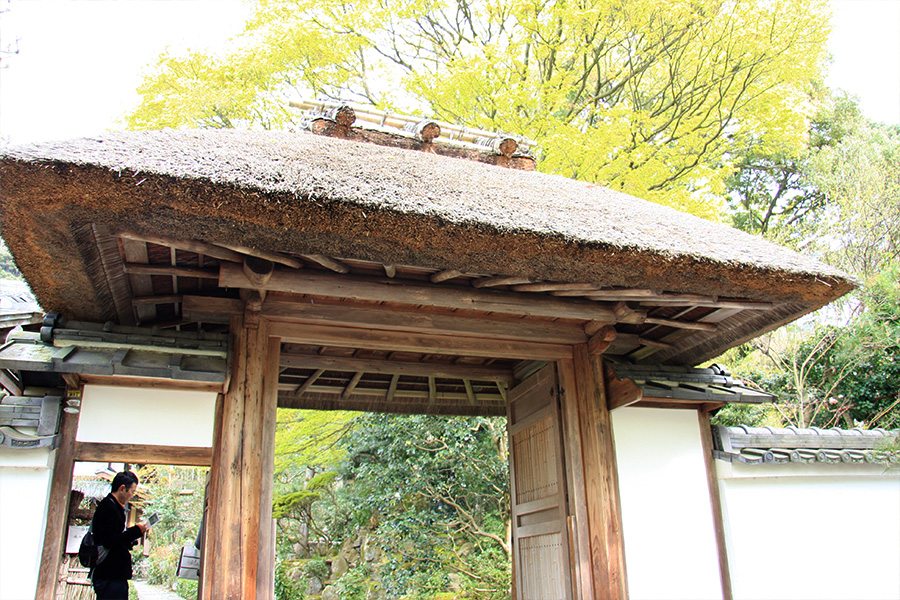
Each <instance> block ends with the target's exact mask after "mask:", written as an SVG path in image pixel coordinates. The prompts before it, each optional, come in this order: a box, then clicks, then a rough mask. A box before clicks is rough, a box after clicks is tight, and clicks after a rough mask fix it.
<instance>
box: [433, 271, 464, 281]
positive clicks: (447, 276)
mask: <svg viewBox="0 0 900 600" xmlns="http://www.w3.org/2000/svg"><path fill="white" fill-rule="evenodd" d="M460 275H462V271H457V270H456V269H447V270H446V271H439V272H437V273H435V274H434V275H432V276H431V277H430V278H429V279H431V283H441V282H442V281H450V280H451V279H456V278H457V277H459V276H460Z"/></svg>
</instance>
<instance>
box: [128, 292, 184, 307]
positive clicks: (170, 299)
mask: <svg viewBox="0 0 900 600" xmlns="http://www.w3.org/2000/svg"><path fill="white" fill-rule="evenodd" d="M183 298H184V297H183V296H182V295H181V294H171V295H168V296H136V297H134V298H132V299H131V303H132V304H133V305H134V306H141V305H147V304H152V305H157V304H178V303H180V302H181V301H182V299H183Z"/></svg>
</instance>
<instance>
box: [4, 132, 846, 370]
mask: <svg viewBox="0 0 900 600" xmlns="http://www.w3.org/2000/svg"><path fill="white" fill-rule="evenodd" d="M0 185H2V226H3V236H4V238H5V239H6V240H7V242H8V245H9V247H10V250H11V251H12V252H13V255H14V256H15V258H16V261H17V264H18V266H19V267H20V269H21V270H22V272H23V273H24V274H25V276H26V277H27V278H28V280H29V283H30V284H31V286H32V288H33V289H34V291H35V293H36V295H37V297H38V299H39V300H40V302H41V304H42V305H43V306H44V307H46V308H47V309H51V310H60V311H62V312H64V313H65V314H67V315H69V316H71V317H73V318H79V319H85V320H103V319H106V318H109V310H108V309H107V310H106V312H105V314H104V313H103V310H99V309H98V307H100V306H102V304H103V303H102V302H101V300H102V299H100V298H99V295H98V292H96V291H95V293H94V294H93V295H92V294H90V293H88V292H86V290H90V289H92V288H93V289H95V290H96V287H97V285H96V280H97V276H98V275H97V273H96V272H93V273H92V272H90V271H91V269H95V270H96V269H97V268H98V267H96V266H91V265H92V264H93V263H92V260H93V258H92V257H93V255H94V254H96V253H97V252H98V250H96V249H91V248H90V247H89V246H90V243H89V242H90V240H91V239H92V238H91V230H92V231H93V232H94V233H96V232H97V231H99V230H100V229H103V228H106V229H108V230H110V231H119V230H123V229H129V230H134V231H141V232H144V233H148V234H158V235H166V236H170V237H174V238H180V239H197V240H205V241H207V242H214V243H226V244H240V245H243V246H251V247H254V248H259V249H265V250H271V251H279V252H284V253H293V254H313V253H314V254H322V255H328V256H335V257H347V258H353V259H362V260H370V261H378V262H381V263H385V264H406V265H421V266H425V267H433V268H435V269H459V270H460V271H462V272H469V273H479V274H485V275H511V276H522V277H527V278H531V279H533V280H553V281H573V282H583V281H587V282H598V283H599V284H602V285H603V286H610V287H622V288H634V287H642V288H650V289H653V290H665V291H667V292H676V293H682V294H704V295H707V296H713V297H734V298H746V299H750V300H760V301H766V302H774V303H776V304H777V305H778V307H777V309H776V310H773V311H768V312H767V313H766V316H762V315H761V314H754V315H752V316H751V317H747V316H746V315H744V316H743V317H742V318H743V322H742V324H741V325H740V327H739V328H738V329H736V330H735V331H733V332H732V334H731V335H730V336H729V339H727V340H720V341H718V342H715V343H712V342H711V343H709V344H707V346H706V347H705V348H704V350H702V351H700V352H699V354H694V355H692V358H697V357H699V356H701V355H708V354H710V353H712V352H717V351H720V350H722V349H724V348H726V347H728V346H730V345H733V344H734V343H736V342H738V341H740V340H741V339H746V338H747V337H749V336H751V335H755V334H758V333H759V332H760V331H762V330H765V329H769V328H771V327H774V326H776V325H777V324H780V323H782V322H785V321H788V320H791V319H793V318H796V317H797V316H799V315H801V314H804V313H806V312H809V311H810V310H814V309H816V308H818V307H820V306H822V305H824V304H826V303H828V302H830V301H832V300H833V299H835V298H837V297H839V296H841V295H843V294H844V293H846V292H847V291H849V290H850V289H852V288H853V285H854V284H853V281H852V280H851V279H850V278H849V277H847V276H846V275H845V274H843V273H841V272H840V271H838V270H837V269H834V268H832V267H830V266H828V265H825V264H823V263H821V262H818V261H816V260H813V259H811V258H808V257H805V256H802V255H800V254H798V253H796V252H793V251H790V250H787V249H785V248H782V247H779V246H777V245H774V244H771V243H769V242H767V241H765V240H763V239H761V238H758V237H755V236H752V235H748V234H746V233H742V232H740V231H736V230H734V229H732V228H729V227H726V226H724V225H720V224H716V223H712V222H709V221H706V220H703V219H700V218H697V217H694V216H691V215H688V214H684V213H680V212H678V211H675V210H673V209H670V208H666V207H663V206H659V205H657V204H653V203H650V202H646V201H643V200H640V199H638V198H634V197H632V196H628V195H626V194H622V193H619V192H616V191H613V190H610V189H607V188H604V187H602V186H599V185H590V184H586V183H582V182H578V181H573V180H570V179H566V178H563V177H558V176H552V175H546V174H542V173H537V172H523V171H515V170H510V169H503V168H500V167H494V166H490V165H485V164H480V163H474V162H469V161H464V160H457V159H452V158H447V157H442V156H436V155H432V154H427V153H423V152H412V151H407V150H402V149H397V148H388V147H382V146H375V145H371V144H361V143H356V142H350V141H346V140H339V139H331V138H325V137H318V136H314V135H309V134H291V133H276V132H237V131H157V132H136V133H118V134H109V135H107V136H103V137H98V138H85V139H78V140H72V141H67V142H60V143H43V144H38V145H32V146H23V147H18V148H12V149H9V150H7V151H6V154H5V155H3V156H2V157H0ZM92 228H93V229H92ZM98 228H100V229H98ZM95 241H96V240H95ZM101 250H102V249H101ZM94 262H96V261H94ZM100 295H102V294H100ZM685 360H686V359H685Z"/></svg>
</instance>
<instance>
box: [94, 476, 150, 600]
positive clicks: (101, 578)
mask: <svg viewBox="0 0 900 600" xmlns="http://www.w3.org/2000/svg"><path fill="white" fill-rule="evenodd" d="M137 486H138V478H137V475H135V474H134V473H132V472H131V471H122V472H121V473H117V474H116V476H115V477H113V480H112V492H111V493H110V494H109V495H108V496H106V498H104V499H103V500H101V501H100V504H98V505H97V510H96V511H94V519H93V520H92V521H91V526H92V528H93V529H92V530H93V533H94V542H95V543H96V544H97V545H98V546H103V547H104V548H106V549H107V550H108V551H109V553H108V554H107V555H106V558H105V559H103V562H101V563H100V564H99V565H97V566H96V567H94V570H93V572H92V573H91V582H92V583H93V584H94V591H95V592H96V593H97V598H98V599H99V600H128V580H129V579H131V547H132V546H134V545H135V544H136V543H137V540H138V539H139V538H140V537H141V536H142V535H144V533H145V532H146V531H147V529H148V526H147V522H146V521H143V522H141V523H138V524H137V525H133V526H131V527H128V528H126V527H125V523H126V509H125V506H126V505H127V504H128V501H129V500H131V498H132V497H134V494H135V492H136V491H137Z"/></svg>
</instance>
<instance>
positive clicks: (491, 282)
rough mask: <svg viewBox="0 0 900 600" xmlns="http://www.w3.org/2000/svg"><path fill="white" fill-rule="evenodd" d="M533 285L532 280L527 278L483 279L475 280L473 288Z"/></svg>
mask: <svg viewBox="0 0 900 600" xmlns="http://www.w3.org/2000/svg"><path fill="white" fill-rule="evenodd" d="M525 283H531V280H530V279H528V278H527V277H483V278H481V279H473V280H472V287H474V288H484V287H499V286H505V285H518V284H525Z"/></svg>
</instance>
